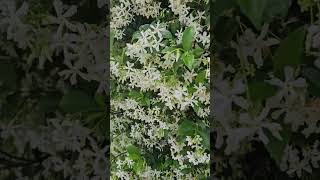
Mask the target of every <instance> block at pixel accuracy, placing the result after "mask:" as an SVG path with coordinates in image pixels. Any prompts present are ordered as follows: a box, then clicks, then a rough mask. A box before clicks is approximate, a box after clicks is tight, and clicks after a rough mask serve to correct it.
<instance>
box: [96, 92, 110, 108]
mask: <svg viewBox="0 0 320 180" xmlns="http://www.w3.org/2000/svg"><path fill="white" fill-rule="evenodd" d="M94 99H95V101H96V103H97V104H98V105H99V107H100V108H101V109H102V110H103V109H105V108H107V105H106V102H105V101H106V100H105V97H104V96H103V95H102V94H99V93H96V94H95V95H94Z"/></svg>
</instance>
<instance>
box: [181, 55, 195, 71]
mask: <svg viewBox="0 0 320 180" xmlns="http://www.w3.org/2000/svg"><path fill="white" fill-rule="evenodd" d="M181 58H182V60H183V63H184V65H186V66H187V67H188V69H189V70H190V71H191V70H192V69H193V65H194V62H195V59H194V55H193V54H190V53H189V52H188V51H187V52H185V53H183V55H182V57H181Z"/></svg>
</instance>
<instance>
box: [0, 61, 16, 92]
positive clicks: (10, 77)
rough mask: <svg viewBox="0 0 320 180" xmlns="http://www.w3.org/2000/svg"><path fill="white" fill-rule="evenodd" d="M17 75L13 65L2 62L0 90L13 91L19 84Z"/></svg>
mask: <svg viewBox="0 0 320 180" xmlns="http://www.w3.org/2000/svg"><path fill="white" fill-rule="evenodd" d="M17 78H18V77H17V73H16V68H15V65H14V64H13V63H10V62H6V61H0V88H5V89H6V90H9V89H10V90H13V89H15V88H16V86H17V84H16V81H17Z"/></svg>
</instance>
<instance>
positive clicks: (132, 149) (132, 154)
mask: <svg viewBox="0 0 320 180" xmlns="http://www.w3.org/2000/svg"><path fill="white" fill-rule="evenodd" d="M127 151H128V154H129V158H130V159H132V160H133V161H139V160H140V159H141V152H140V149H139V148H138V147H137V146H135V145H129V146H128V147H127Z"/></svg>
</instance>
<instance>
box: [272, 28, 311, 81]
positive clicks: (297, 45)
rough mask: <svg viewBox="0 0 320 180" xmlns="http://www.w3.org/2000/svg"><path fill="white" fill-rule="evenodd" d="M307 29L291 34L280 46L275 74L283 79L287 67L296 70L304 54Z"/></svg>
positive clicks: (275, 58) (300, 29)
mask: <svg viewBox="0 0 320 180" xmlns="http://www.w3.org/2000/svg"><path fill="white" fill-rule="evenodd" d="M305 34H306V31H305V28H304V27H301V28H298V29H297V30H295V31H293V32H291V33H290V34H289V35H288V36H287V37H286V38H285V39H284V40H283V41H282V42H281V44H280V47H279V48H278V49H277V51H276V54H275V56H274V59H273V66H274V67H273V68H274V71H275V74H276V75H277V76H278V77H279V76H280V77H281V76H282V75H281V74H283V69H284V67H285V66H291V67H293V68H296V67H297V66H298V65H300V63H301V59H302V55H303V52H304V40H305Z"/></svg>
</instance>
